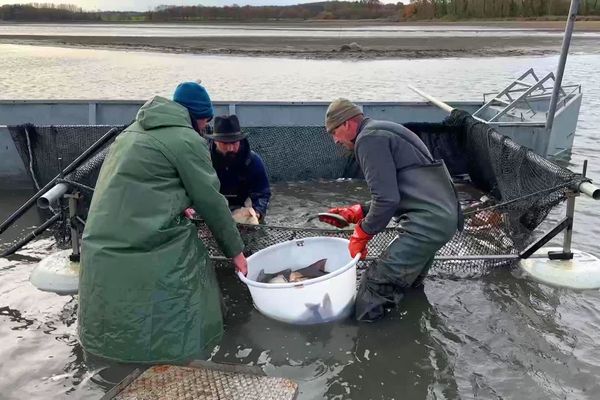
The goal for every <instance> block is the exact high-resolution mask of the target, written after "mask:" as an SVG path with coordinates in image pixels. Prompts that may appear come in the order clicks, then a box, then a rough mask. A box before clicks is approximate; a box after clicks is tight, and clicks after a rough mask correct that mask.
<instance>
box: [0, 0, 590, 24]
mask: <svg viewBox="0 0 600 400" xmlns="http://www.w3.org/2000/svg"><path fill="white" fill-rule="evenodd" d="M200 1H201V0H200ZM569 5H570V0H411V1H410V3H407V4H403V3H401V2H398V3H396V4H383V3H381V2H380V1H379V0H358V1H322V2H316V3H308V4H298V5H294V6H242V7H240V6H237V5H233V6H224V7H205V6H202V5H198V6H187V7H186V6H160V7H157V8H156V9H154V10H153V11H147V12H118V11H94V12H90V11H83V10H82V9H81V8H80V7H77V6H74V5H71V4H59V5H55V4H48V3H30V4H12V5H4V6H1V7H0V21H29V22H51V21H107V22H119V21H122V22H127V21H134V22H184V21H190V22H194V21H196V22H202V21H240V22H243V21H261V20H262V21H266V20H308V19H321V20H356V19H386V20H391V21H400V20H427V19H470V18H520V17H523V18H531V17H533V18H535V17H544V16H549V15H556V16H564V15H566V14H567V13H568V11H569ZM579 14H580V15H599V16H600V0H581V5H580V10H579Z"/></svg>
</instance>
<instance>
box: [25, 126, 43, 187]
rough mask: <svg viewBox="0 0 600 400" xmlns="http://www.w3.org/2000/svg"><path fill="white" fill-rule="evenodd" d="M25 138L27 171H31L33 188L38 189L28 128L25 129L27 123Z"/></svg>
mask: <svg viewBox="0 0 600 400" xmlns="http://www.w3.org/2000/svg"><path fill="white" fill-rule="evenodd" d="M25 138H26V139H27V151H28V152H29V172H30V173H31V179H33V183H34V184H35V188H36V189H37V190H40V184H39V183H38V180H37V177H36V176H35V173H34V172H33V151H32V150H31V139H30V138H29V130H28V129H27V125H25Z"/></svg>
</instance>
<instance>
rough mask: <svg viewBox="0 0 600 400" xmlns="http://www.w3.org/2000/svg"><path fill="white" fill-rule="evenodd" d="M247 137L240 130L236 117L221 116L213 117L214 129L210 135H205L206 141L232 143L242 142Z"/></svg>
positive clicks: (246, 134)
mask: <svg viewBox="0 0 600 400" xmlns="http://www.w3.org/2000/svg"><path fill="white" fill-rule="evenodd" d="M246 136H248V133H244V132H242V131H241V129H240V121H239V120H238V117H237V115H221V116H218V117H215V122H214V129H213V133H212V135H206V137H207V138H208V139H211V140H214V141H217V142H225V143H233V142H238V141H240V140H243V139H245V138H246Z"/></svg>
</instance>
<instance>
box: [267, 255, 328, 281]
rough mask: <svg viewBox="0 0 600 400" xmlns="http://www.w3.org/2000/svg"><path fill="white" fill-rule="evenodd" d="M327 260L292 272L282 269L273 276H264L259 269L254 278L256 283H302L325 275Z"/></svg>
mask: <svg viewBox="0 0 600 400" xmlns="http://www.w3.org/2000/svg"><path fill="white" fill-rule="evenodd" d="M326 263H327V259H326V258H324V259H322V260H319V261H317V262H315V263H312V264H311V265H309V266H308V267H305V268H302V269H299V270H296V271H292V270H291V269H290V268H287V269H284V270H282V271H279V272H275V273H273V274H266V273H265V271H264V269H261V270H260V272H259V273H258V276H257V277H256V281H257V282H262V283H287V282H302V281H305V280H307V279H313V278H318V277H320V276H323V275H327V274H328V272H327V271H325V264H326Z"/></svg>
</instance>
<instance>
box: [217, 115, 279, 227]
mask: <svg viewBox="0 0 600 400" xmlns="http://www.w3.org/2000/svg"><path fill="white" fill-rule="evenodd" d="M247 136H248V134H247V133H245V132H241V129H240V122H239V120H238V117H237V116H236V115H230V116H219V117H215V122H214V129H213V134H212V135H206V138H208V139H210V140H211V143H210V154H211V158H212V164H213V167H214V168H215V171H217V175H218V176H219V181H220V182H221V194H223V195H224V196H225V197H226V198H227V200H228V201H229V208H230V209H231V210H232V211H234V210H235V209H238V208H240V207H244V206H246V205H248V202H247V200H248V199H250V200H251V202H252V208H253V209H254V211H255V212H256V214H257V217H258V219H259V220H260V221H262V220H263V219H264V217H265V215H266V214H267V208H268V207H269V199H270V198H271V188H270V186H269V178H268V177H267V170H266V168H265V164H264V162H263V160H262V159H261V158H260V156H259V155H258V154H256V153H255V152H253V151H252V150H251V149H250V144H249V143H248V139H247V138H246V137H247Z"/></svg>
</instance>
